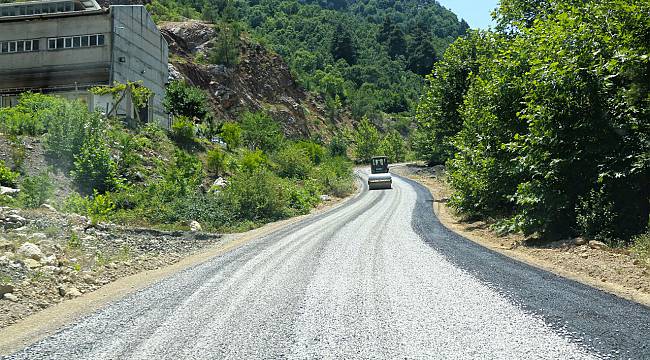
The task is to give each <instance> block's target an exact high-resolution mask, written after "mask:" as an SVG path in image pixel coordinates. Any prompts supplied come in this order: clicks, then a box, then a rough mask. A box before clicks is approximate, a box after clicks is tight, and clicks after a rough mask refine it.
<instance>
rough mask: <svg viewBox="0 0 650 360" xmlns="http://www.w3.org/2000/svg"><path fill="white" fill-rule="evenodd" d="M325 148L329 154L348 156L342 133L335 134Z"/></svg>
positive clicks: (346, 144) (345, 141)
mask: <svg viewBox="0 0 650 360" xmlns="http://www.w3.org/2000/svg"><path fill="white" fill-rule="evenodd" d="M327 148H328V151H329V155H330V156H333V157H335V156H343V157H347V156H348V141H347V140H346V139H345V137H344V136H343V135H342V134H336V135H335V136H334V137H333V138H332V140H331V141H330V143H329V145H328V146H327Z"/></svg>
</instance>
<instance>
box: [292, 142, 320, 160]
mask: <svg viewBox="0 0 650 360" xmlns="http://www.w3.org/2000/svg"><path fill="white" fill-rule="evenodd" d="M296 146H297V147H298V148H300V149H302V150H303V151H304V152H305V154H307V156H308V158H309V160H311V162H312V163H313V164H314V165H319V164H320V163H321V162H322V161H323V159H325V148H323V146H322V145H320V144H317V143H315V142H313V141H298V142H297V143H296Z"/></svg>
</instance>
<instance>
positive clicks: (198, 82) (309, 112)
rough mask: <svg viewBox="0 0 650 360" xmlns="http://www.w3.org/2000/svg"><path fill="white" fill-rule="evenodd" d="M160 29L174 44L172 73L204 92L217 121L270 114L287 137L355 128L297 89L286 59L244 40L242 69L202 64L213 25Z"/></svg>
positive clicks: (323, 134)
mask: <svg viewBox="0 0 650 360" xmlns="http://www.w3.org/2000/svg"><path fill="white" fill-rule="evenodd" d="M160 29H161V31H162V33H163V35H164V37H165V39H167V42H168V43H169V49H170V59H171V60H170V61H171V64H170V74H171V76H172V78H179V77H181V78H184V79H186V80H187V81H188V82H189V83H190V84H192V85H195V86H198V87H200V88H202V89H205V90H206V91H207V92H208V93H209V94H210V96H211V101H212V106H213V108H214V111H215V113H216V115H217V117H218V118H221V119H230V120H234V119H236V118H237V116H238V114H239V113H241V112H242V111H246V110H250V111H257V110H265V111H268V112H269V113H271V115H272V116H273V117H274V118H275V119H276V120H279V121H280V122H281V123H282V125H283V130H284V132H285V134H286V135H288V136H301V137H314V136H316V137H317V136H321V137H323V138H328V137H329V136H330V135H332V134H333V133H334V132H335V131H336V130H339V129H341V128H343V127H351V120H350V118H349V117H348V116H346V115H345V114H343V116H339V117H337V118H334V119H330V118H328V116H327V115H326V114H325V107H324V105H323V100H322V99H321V98H319V97H316V96H314V95H312V94H310V93H309V92H307V91H306V90H305V89H304V88H302V87H301V86H300V84H298V83H297V82H296V81H295V79H294V78H293V76H292V75H291V71H290V70H289V66H288V65H287V63H286V62H285V61H284V60H283V59H282V57H281V56H279V55H277V54H274V53H272V52H270V51H269V50H268V49H266V48H264V47H263V46H262V45H259V44H254V43H252V42H250V41H249V40H247V39H245V38H242V41H241V57H240V61H239V64H238V65H235V66H233V67H230V68H228V67H225V66H223V65H213V64H204V63H197V62H196V60H195V59H197V58H208V57H209V51H210V49H211V48H212V46H213V39H214V38H215V36H216V30H215V29H214V28H213V27H212V25H210V24H207V23H203V22H199V21H187V22H180V23H164V24H161V25H160Z"/></svg>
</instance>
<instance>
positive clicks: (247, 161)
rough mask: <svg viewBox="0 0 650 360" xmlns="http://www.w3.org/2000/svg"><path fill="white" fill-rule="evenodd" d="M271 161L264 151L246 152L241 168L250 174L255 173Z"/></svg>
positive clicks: (240, 163)
mask: <svg viewBox="0 0 650 360" xmlns="http://www.w3.org/2000/svg"><path fill="white" fill-rule="evenodd" d="M268 162H269V160H268V158H267V156H266V155H265V154H264V153H263V152H262V150H246V151H244V155H242V157H241V160H240V162H239V167H240V168H241V169H242V170H244V171H246V172H249V173H252V172H255V171H256V170H258V169H259V168H262V167H264V166H266V165H267V164H268Z"/></svg>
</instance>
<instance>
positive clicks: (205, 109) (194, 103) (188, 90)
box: [163, 80, 210, 120]
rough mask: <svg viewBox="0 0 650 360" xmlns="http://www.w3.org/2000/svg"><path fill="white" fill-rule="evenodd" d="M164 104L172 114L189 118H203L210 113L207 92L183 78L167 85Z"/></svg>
mask: <svg viewBox="0 0 650 360" xmlns="http://www.w3.org/2000/svg"><path fill="white" fill-rule="evenodd" d="M163 106H164V107H165V110H167V112H169V113H170V114H172V115H174V116H184V117H187V118H189V119H194V118H196V119H199V120H203V119H205V118H206V116H207V115H208V114H209V113H210V105H209V103H208V96H207V94H206V93H205V92H204V91H203V90H201V89H199V88H197V87H195V86H191V85H189V84H187V83H186V82H185V81H182V80H175V81H172V82H171V83H170V84H169V85H167V89H166V92H165V99H164V100H163Z"/></svg>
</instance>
